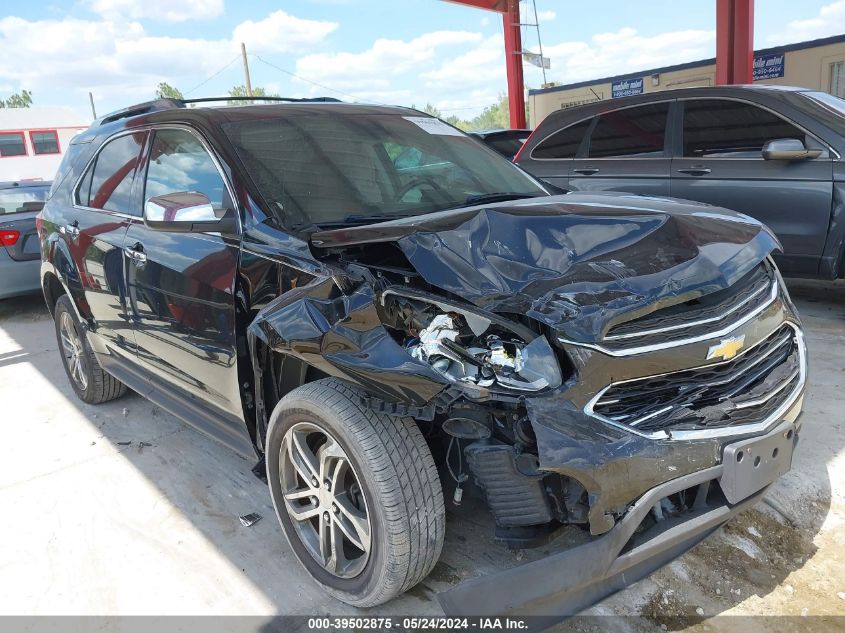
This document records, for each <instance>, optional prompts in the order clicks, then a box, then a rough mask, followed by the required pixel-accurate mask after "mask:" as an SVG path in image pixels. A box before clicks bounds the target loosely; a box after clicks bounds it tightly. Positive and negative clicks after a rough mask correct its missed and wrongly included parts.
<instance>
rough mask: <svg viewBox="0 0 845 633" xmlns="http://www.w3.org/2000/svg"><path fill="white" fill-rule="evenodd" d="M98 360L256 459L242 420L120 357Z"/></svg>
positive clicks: (163, 404)
mask: <svg viewBox="0 0 845 633" xmlns="http://www.w3.org/2000/svg"><path fill="white" fill-rule="evenodd" d="M97 360H99V361H100V365H101V366H102V368H103V369H104V370H105V371H107V372H109V373H110V374H111V375H112V376H114V377H115V378H117V379H118V380H119V381H121V382H122V383H124V384H125V385H126V386H127V387H129V388H130V389H132V390H133V391H135V392H137V393H139V394H141V395H142V396H144V397H145V398H147V399H148V400H150V401H151V402H153V403H154V404H156V405H158V406H160V407H161V408H162V409H164V410H165V411H167V412H168V413H171V414H173V415H175V416H176V417H177V418H179V419H181V420H183V421H184V422H187V423H188V424H190V425H191V426H193V427H194V428H195V429H197V430H198V431H201V432H202V433H205V434H206V435H208V436H210V437H212V438H214V439H215V440H217V441H218V442H220V443H221V444H224V445H225V446H227V447H229V448H231V449H232V450H233V451H235V452H236V453H238V454H239V455H241V456H243V457H246V458H247V459H250V460H253V459H255V458H256V457H257V453H256V451H255V447H254V446H253V445H252V440H251V439H250V437H249V433H248V432H247V428H246V423H245V422H244V421H243V420H242V419H240V418H239V417H236V416H234V415H231V414H228V413H225V412H223V411H219V410H217V409H216V408H212V407H210V406H208V405H207V404H206V403H205V402H203V401H202V400H201V399H200V398H198V397H197V396H196V395H194V394H192V393H188V392H185V391H182V390H181V389H176V388H174V387H172V386H170V385H165V384H163V383H162V382H161V381H159V380H156V379H155V377H153V376H151V375H150V374H149V373H148V372H146V371H144V370H143V369H141V368H139V367H137V366H135V365H132V364H131V363H129V362H128V361H126V360H124V359H123V358H120V357H119V356H116V355H113V354H108V355H104V354H97Z"/></svg>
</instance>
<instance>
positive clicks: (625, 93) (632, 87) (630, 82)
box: [610, 77, 643, 99]
mask: <svg viewBox="0 0 845 633" xmlns="http://www.w3.org/2000/svg"><path fill="white" fill-rule="evenodd" d="M642 93H643V78H642V77H633V78H630V79H622V80H621V81H614V82H613V83H612V84H610V94H611V97H612V98H614V99H618V98H619V97H630V96H631V95H641V94H642Z"/></svg>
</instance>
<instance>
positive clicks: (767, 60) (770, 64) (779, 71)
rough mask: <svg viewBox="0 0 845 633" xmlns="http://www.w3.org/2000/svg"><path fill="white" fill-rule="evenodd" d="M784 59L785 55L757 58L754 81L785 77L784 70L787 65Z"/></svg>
mask: <svg viewBox="0 0 845 633" xmlns="http://www.w3.org/2000/svg"><path fill="white" fill-rule="evenodd" d="M784 57H785V56H784V54H783V53H776V54H774V55H763V56H762V57H755V58H754V71H753V77H754V81H760V80H761V79H776V78H778V77H783V69H784V65H785V64H784Z"/></svg>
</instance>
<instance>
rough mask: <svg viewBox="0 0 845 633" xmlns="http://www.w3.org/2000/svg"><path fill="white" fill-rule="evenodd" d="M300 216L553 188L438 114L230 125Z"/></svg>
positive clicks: (266, 186) (285, 211)
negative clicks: (544, 184)
mask: <svg viewBox="0 0 845 633" xmlns="http://www.w3.org/2000/svg"><path fill="white" fill-rule="evenodd" d="M223 128H224V130H225V132H226V134H227V136H228V137H229V139H230V140H231V142H232V144H233V145H234V147H235V151H236V152H237V154H238V156H239V158H240V159H241V161H242V162H243V163H244V165H245V167H246V169H247V171H248V172H249V173H250V175H251V176H252V178H253V179H254V180H255V182H256V184H257V186H258V187H259V189H261V191H262V193H263V195H264V196H265V197H266V198H267V199H268V201H269V202H270V203H271V204H272V205H274V207H275V209H276V210H277V211H278V212H279V213H281V214H282V215H283V216H284V218H285V219H287V223H288V224H291V225H303V224H317V225H326V224H351V223H361V222H376V221H379V220H384V219H389V218H392V217H406V216H412V215H421V214H425V213H431V212H433V211H440V210H443V209H448V208H454V207H458V206H465V205H467V204H472V203H473V202H475V201H481V200H483V201H493V200H495V198H496V194H502V196H503V199H507V197H509V199H514V198H517V197H531V196H541V195H547V193H546V191H545V190H544V189H543V188H542V187H541V186H540V184H539V183H538V182H537V181H535V180H534V179H533V178H531V177H530V176H528V175H526V174H525V173H524V172H522V171H521V170H520V169H519V168H517V167H516V166H515V165H513V164H511V163H509V162H508V161H507V160H506V159H504V158H503V157H501V156H499V155H497V154H495V153H494V152H492V151H490V150H489V149H487V148H485V147H483V146H481V145H480V144H479V143H478V142H477V141H476V140H474V139H472V138H470V137H468V136H466V135H465V134H463V132H460V131H459V130H456V129H455V128H453V127H451V126H449V125H447V124H445V123H443V122H442V121H439V120H438V119H434V118H430V117H425V116H414V115H412V114H411V113H407V115H406V114H403V113H399V114H370V113H349V112H337V111H332V112H322V113H320V112H317V113H314V112H308V113H303V112H291V113H284V114H283V115H280V116H278V117H274V118H272V119H252V120H243V121H237V122H233V123H228V124H225V125H224V126H223Z"/></svg>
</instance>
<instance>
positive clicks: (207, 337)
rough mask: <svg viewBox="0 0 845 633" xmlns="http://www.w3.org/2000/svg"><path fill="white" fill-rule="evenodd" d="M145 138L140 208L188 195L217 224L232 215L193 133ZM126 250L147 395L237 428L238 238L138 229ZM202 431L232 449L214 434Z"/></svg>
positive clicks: (168, 131) (173, 131)
mask: <svg viewBox="0 0 845 633" xmlns="http://www.w3.org/2000/svg"><path fill="white" fill-rule="evenodd" d="M152 134H153V137H152V139H151V142H150V150H149V157H148V159H147V168H146V171H145V173H144V174H143V177H144V180H143V185H144V189H143V200H144V201H146V200H149V199H150V198H153V197H156V196H163V195H167V194H172V193H184V192H196V193H202V194H204V195H205V196H207V197H208V199H209V200H210V201H211V203H212V205H213V207H214V209H215V212H218V211H219V212H220V215H221V216H222V215H223V214H224V213H225V212H226V210H228V209H230V208H232V206H233V203H232V201H231V197H230V194H229V191H228V188H227V187H226V183H225V180H224V178H223V176H222V175H221V173H220V170H219V169H218V167H217V164H216V163H215V161H214V160H213V159H212V157H211V155H210V154H209V152H208V151H207V150H206V148H205V146H204V144H203V143H202V141H201V140H200V138H199V137H198V136H197V135H196V134H194V132H192V131H189V130H187V129H184V128H175V127H174V128H162V129H157V130H154V131H153V132H152ZM126 249H127V253H128V254H129V258H128V259H129V262H130V263H129V264H128V277H127V279H128V282H127V285H128V292H129V304H130V313H131V316H132V320H133V323H134V326H135V342H136V344H137V347H138V358H139V362H140V364H141V365H142V366H143V367H144V368H145V369H147V370H148V372H149V374H150V376H151V380H152V381H153V383H154V387H156V388H160V389H164V390H166V391H168V392H171V393H175V394H176V395H177V397H183V398H186V399H188V400H190V399H195V400H196V401H197V404H199V405H201V406H206V405H210V406H211V408H212V409H214V410H215V411H217V412H218V413H220V415H221V418H223V419H226V420H230V421H231V423H232V424H233V425H235V426H237V424H238V420H237V419H236V418H239V419H242V417H243V410H242V408H241V397H240V390H239V385H238V374H237V364H236V361H237V352H236V340H235V301H234V287H235V278H236V274H237V269H238V256H239V239H238V235H221V234H220V233H211V232H205V233H181V232H171V231H167V230H154V229H150V228H148V227H146V226H145V225H144V224H143V222H140V221H139V222H135V223H133V224H132V225H131V226H130V227H129V230H128V232H127V235H126ZM240 425H241V426H243V422H240ZM205 430H207V431H209V432H211V433H213V434H215V435H217V436H218V437H219V438H220V439H222V440H223V441H225V442H227V443H229V444H230V445H231V444H233V441H231V438H229V439H227V438H226V437H220V436H221V433H220V432H219V431H220V429H217V430H214V429H205ZM230 431H232V432H233V433H235V434H236V435H235V437H239V436H240V430H236V429H230ZM222 435H226V433H225V432H223V433H222ZM235 443H236V442H235Z"/></svg>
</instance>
